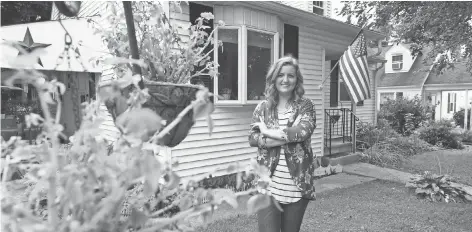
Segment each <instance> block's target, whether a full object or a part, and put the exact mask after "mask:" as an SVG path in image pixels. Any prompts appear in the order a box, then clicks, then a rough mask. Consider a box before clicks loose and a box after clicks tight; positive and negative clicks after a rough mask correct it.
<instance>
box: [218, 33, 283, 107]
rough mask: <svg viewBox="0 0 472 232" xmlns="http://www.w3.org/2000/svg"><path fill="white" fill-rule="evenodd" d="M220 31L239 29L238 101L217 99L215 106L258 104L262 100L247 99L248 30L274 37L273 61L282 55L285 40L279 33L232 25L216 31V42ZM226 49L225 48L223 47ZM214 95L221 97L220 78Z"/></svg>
mask: <svg viewBox="0 0 472 232" xmlns="http://www.w3.org/2000/svg"><path fill="white" fill-rule="evenodd" d="M220 29H237V30H238V100H220V99H218V98H215V105H219V106H242V105H249V104H251V105H252V104H258V103H259V102H261V101H262V100H248V99H247V92H248V89H247V46H248V30H250V31H254V32H259V33H263V34H269V35H272V36H273V39H272V43H273V44H272V46H273V49H274V51H273V53H272V55H273V60H274V61H275V60H277V59H278V58H279V53H280V51H279V50H280V48H279V46H280V40H282V42H283V38H281V36H280V33H279V32H275V31H269V30H262V29H259V28H255V27H251V26H247V25H237V26H234V25H231V26H219V28H218V29H217V30H215V33H214V36H215V37H214V38H215V41H218V34H219V30H220ZM217 46H218V44H217V43H215V44H214V51H215V52H214V60H215V61H218V50H217V48H218V47H217ZM223 49H224V47H223ZM218 72H219V71H218ZM213 88H214V90H213V91H214V94H216V95H219V93H218V78H215V79H214V82H213Z"/></svg>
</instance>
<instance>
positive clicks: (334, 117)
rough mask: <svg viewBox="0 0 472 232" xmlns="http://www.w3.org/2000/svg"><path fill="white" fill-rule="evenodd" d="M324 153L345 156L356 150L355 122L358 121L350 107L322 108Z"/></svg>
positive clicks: (331, 155) (330, 156) (329, 155)
mask: <svg viewBox="0 0 472 232" xmlns="http://www.w3.org/2000/svg"><path fill="white" fill-rule="evenodd" d="M324 111H325V112H324V114H325V117H324V155H325V156H328V157H329V158H339V157H344V156H347V155H348V154H349V153H351V152H355V151H356V123H357V122H359V121H360V119H359V117H357V116H356V115H355V114H354V112H353V111H352V110H351V109H347V108H339V109H325V110H324Z"/></svg>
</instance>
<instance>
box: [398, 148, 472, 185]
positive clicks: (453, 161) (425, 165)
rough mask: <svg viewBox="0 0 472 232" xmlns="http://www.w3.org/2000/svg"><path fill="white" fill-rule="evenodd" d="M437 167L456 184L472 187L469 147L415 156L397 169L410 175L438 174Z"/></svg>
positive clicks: (471, 162)
mask: <svg viewBox="0 0 472 232" xmlns="http://www.w3.org/2000/svg"><path fill="white" fill-rule="evenodd" d="M438 160H439V162H438ZM438 164H440V165H438ZM439 166H441V173H442V174H448V175H451V176H453V177H456V178H457V182H460V183H463V184H467V185H471V186H472V148H471V147H468V149H464V150H442V151H433V152H426V153H424V154H421V155H415V156H413V157H411V158H410V160H409V161H407V163H405V164H403V167H401V168H398V169H399V170H402V171H405V172H410V173H423V172H424V171H431V172H433V173H436V174H440V169H439Z"/></svg>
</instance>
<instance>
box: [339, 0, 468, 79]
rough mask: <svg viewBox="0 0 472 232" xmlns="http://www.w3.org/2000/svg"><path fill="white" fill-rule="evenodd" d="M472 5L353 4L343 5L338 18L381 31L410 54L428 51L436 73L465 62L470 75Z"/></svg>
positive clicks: (367, 2) (427, 3)
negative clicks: (404, 44)
mask: <svg viewBox="0 0 472 232" xmlns="http://www.w3.org/2000/svg"><path fill="white" fill-rule="evenodd" d="M471 12H472V2H470V1H454V2H447V1H439V2H436V1H352V2H344V6H343V8H342V10H341V11H340V13H339V14H340V15H343V16H347V23H355V24H357V25H359V26H361V27H364V26H365V27H367V28H369V29H379V28H381V29H383V30H385V31H386V32H387V34H388V36H389V37H390V38H389V39H390V40H391V42H396V43H398V42H403V43H410V44H412V45H411V49H412V53H413V54H414V55H415V54H418V53H419V52H421V51H422V50H423V48H426V47H429V48H431V51H430V52H429V53H428V54H427V55H428V57H429V58H430V60H434V59H435V58H436V56H437V55H439V54H442V56H440V58H439V59H438V60H437V64H436V66H435V67H436V71H438V72H441V71H442V70H443V69H444V68H451V67H453V66H454V64H453V63H455V62H461V61H464V62H467V67H468V71H470V72H471V73H472V13H471Z"/></svg>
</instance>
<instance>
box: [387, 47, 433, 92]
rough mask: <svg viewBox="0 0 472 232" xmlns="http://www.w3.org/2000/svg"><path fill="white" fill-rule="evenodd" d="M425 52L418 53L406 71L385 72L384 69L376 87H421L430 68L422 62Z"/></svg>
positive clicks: (425, 55)
mask: <svg viewBox="0 0 472 232" xmlns="http://www.w3.org/2000/svg"><path fill="white" fill-rule="evenodd" d="M427 54H428V52H426V51H425V52H423V54H419V55H418V56H417V57H416V58H415V61H414V62H413V65H412V66H411V68H410V70H409V71H408V72H400V73H385V69H384V70H383V71H382V73H383V75H382V76H381V77H380V80H379V85H378V87H399V86H403V87H405V86H408V87H422V86H423V84H424V82H425V79H426V78H427V76H428V73H429V70H430V68H431V65H430V64H429V63H427V64H425V63H424V62H423V61H424V59H425V58H426V57H427Z"/></svg>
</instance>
